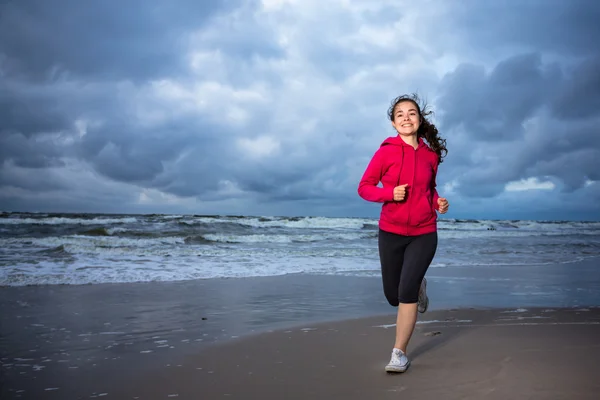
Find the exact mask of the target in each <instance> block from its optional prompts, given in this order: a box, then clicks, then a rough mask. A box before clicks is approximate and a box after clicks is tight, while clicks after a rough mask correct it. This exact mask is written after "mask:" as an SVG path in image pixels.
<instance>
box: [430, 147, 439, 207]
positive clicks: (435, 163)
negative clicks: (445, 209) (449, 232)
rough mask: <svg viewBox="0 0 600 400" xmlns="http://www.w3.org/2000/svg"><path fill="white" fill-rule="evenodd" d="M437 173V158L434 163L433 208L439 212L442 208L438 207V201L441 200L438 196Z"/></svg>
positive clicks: (432, 180) (432, 182)
mask: <svg viewBox="0 0 600 400" xmlns="http://www.w3.org/2000/svg"><path fill="white" fill-rule="evenodd" d="M437 171H438V159H437V157H436V159H435V161H434V163H433V175H432V177H431V192H432V193H433V208H434V209H435V210H438V211H439V209H440V207H439V205H438V199H439V198H440V195H439V194H438V191H437V189H436V187H437V183H436V178H437Z"/></svg>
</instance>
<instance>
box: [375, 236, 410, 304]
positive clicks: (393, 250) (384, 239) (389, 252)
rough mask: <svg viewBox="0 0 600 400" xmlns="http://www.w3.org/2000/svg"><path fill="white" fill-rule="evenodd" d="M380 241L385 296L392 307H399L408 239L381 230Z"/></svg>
mask: <svg viewBox="0 0 600 400" xmlns="http://www.w3.org/2000/svg"><path fill="white" fill-rule="evenodd" d="M378 240H379V260H380V262H381V279H382V283H383V294H384V295H385V298H386V299H387V301H388V303H390V305H391V306H394V307H397V306H398V303H399V298H398V289H399V288H400V274H401V272H402V264H403V260H404V249H405V248H406V244H407V243H408V238H407V237H406V236H401V235H397V234H395V233H390V232H386V231H382V230H381V229H380V230H379V239H378Z"/></svg>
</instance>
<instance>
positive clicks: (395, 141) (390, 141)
mask: <svg viewBox="0 0 600 400" xmlns="http://www.w3.org/2000/svg"><path fill="white" fill-rule="evenodd" d="M418 141H419V147H418V148H417V149H420V148H421V147H429V146H427V144H425V142H424V141H423V138H419V139H418ZM390 145H391V146H406V147H411V146H410V145H409V144H407V143H406V142H405V141H404V140H403V139H402V138H401V137H400V135H397V136H392V137H389V138H387V139H385V140H384V141H383V143H381V147H383V146H390Z"/></svg>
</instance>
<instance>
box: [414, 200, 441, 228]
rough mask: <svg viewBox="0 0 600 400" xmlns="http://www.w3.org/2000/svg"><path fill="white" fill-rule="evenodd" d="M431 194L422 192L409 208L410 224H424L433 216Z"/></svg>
mask: <svg viewBox="0 0 600 400" xmlns="http://www.w3.org/2000/svg"><path fill="white" fill-rule="evenodd" d="M431 200H432V199H431V196H429V195H427V194H425V193H423V194H422V195H420V196H419V198H418V201H416V204H415V205H414V207H413V208H412V210H411V218H410V219H411V222H412V225H425V224H427V223H429V222H430V221H431V220H432V218H433V217H434V216H435V211H434V210H433V205H432V203H431Z"/></svg>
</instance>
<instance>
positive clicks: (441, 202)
mask: <svg viewBox="0 0 600 400" xmlns="http://www.w3.org/2000/svg"><path fill="white" fill-rule="evenodd" d="M437 202H438V211H439V212H440V214H446V213H447V212H448V207H450V204H449V203H448V200H446V198H445V197H440V198H438V201H437Z"/></svg>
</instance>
